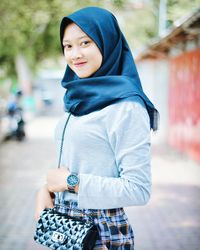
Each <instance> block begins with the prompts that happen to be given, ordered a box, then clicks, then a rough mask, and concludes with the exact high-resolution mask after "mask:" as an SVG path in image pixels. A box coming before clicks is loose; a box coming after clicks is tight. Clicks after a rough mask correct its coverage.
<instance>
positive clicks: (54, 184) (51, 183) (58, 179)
mask: <svg viewBox="0 0 200 250" xmlns="http://www.w3.org/2000/svg"><path fill="white" fill-rule="evenodd" d="M69 174H70V173H69V170H68V169H66V168H57V169H51V170H49V171H48V174H47V188H48V190H49V191H50V192H64V191H65V190H67V182H66V179H67V176H68V175H69Z"/></svg>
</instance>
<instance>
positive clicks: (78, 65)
mask: <svg viewBox="0 0 200 250" xmlns="http://www.w3.org/2000/svg"><path fill="white" fill-rule="evenodd" d="M85 64H86V62H77V63H74V66H75V67H78V68H79V67H82V66H84V65H85Z"/></svg>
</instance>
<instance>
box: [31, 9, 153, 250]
mask: <svg viewBox="0 0 200 250" xmlns="http://www.w3.org/2000/svg"><path fill="white" fill-rule="evenodd" d="M60 39H61V46H62V50H63V53H64V56H65V59H66V62H67V67H66V71H65V74H64V77H63V80H62V86H63V87H64V88H65V89H66V94H65V96H64V105H65V110H66V114H65V115H64V117H63V118H62V119H61V120H60V121H59V123H58V125H57V128H56V141H57V144H58V151H59V147H60V143H61V138H62V134H63V128H64V127H65V126H66V131H65V133H64V144H63V151H62V158H61V166H62V168H60V169H52V170H50V171H49V172H48V174H47V184H46V185H44V186H43V187H42V188H41V189H40V191H39V192H38V194H37V202H36V218H38V217H39V215H40V213H41V211H42V210H43V209H44V208H46V207H53V206H54V205H57V204H59V205H60V206H58V210H59V212H61V213H70V211H72V210H73V209H78V210H79V211H80V212H84V213H86V214H88V216H89V215H91V216H92V214H93V213H94V212H95V213H96V217H94V222H95V224H96V225H97V228H98V233H99V236H98V239H97V241H96V245H95V248H94V249H134V234H133V230H132V227H131V225H130V224H129V222H128V218H127V216H126V214H125V213H124V210H123V207H125V206H138V205H144V204H146V203H147V202H148V200H149V198H150V194H151V167H150V130H151V129H153V130H156V129H157V120H158V112H157V110H156V109H155V108H154V106H153V104H152V103H151V102H150V100H149V99H148V98H147V96H146V95H145V94H144V92H143V89H142V86H141V83H140V79H139V76H138V73H137V70H136V66H135V63H134V60H133V57H132V54H131V51H130V48H129V46H128V44H127V42H126V39H125V37H124V35H123V34H122V32H121V31H120V28H119V26H118V23H117V20H116V18H115V17H114V15H113V14H111V13H110V12H109V11H107V10H105V9H101V8H97V7H87V8H84V9H81V10H79V11H77V12H75V13H72V14H71V15H69V16H67V17H64V18H63V19H62V21H61V26H60Z"/></svg>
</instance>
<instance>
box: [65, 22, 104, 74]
mask: <svg viewBox="0 0 200 250" xmlns="http://www.w3.org/2000/svg"><path fill="white" fill-rule="evenodd" d="M63 47H64V55H65V58H66V61H67V64H68V66H69V67H70V68H71V69H72V70H73V71H74V72H75V73H76V75H77V76H78V77H79V78H86V77H90V76H91V75H92V74H94V73H95V72H96V71H97V70H98V69H99V68H100V66H101V63H102V55H101V52H100V50H99V48H98V47H97V45H96V44H95V42H94V41H93V40H92V39H91V38H90V37H88V36H87V35H86V34H85V33H84V32H83V31H82V30H81V29H80V28H79V27H78V26H77V25H76V24H75V23H71V24H69V25H68V26H67V27H66V28H65V31H64V36H63Z"/></svg>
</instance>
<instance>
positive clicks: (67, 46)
mask: <svg viewBox="0 0 200 250" xmlns="http://www.w3.org/2000/svg"><path fill="white" fill-rule="evenodd" d="M63 47H64V49H67V50H69V49H71V47H72V46H71V45H70V44H63Z"/></svg>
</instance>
